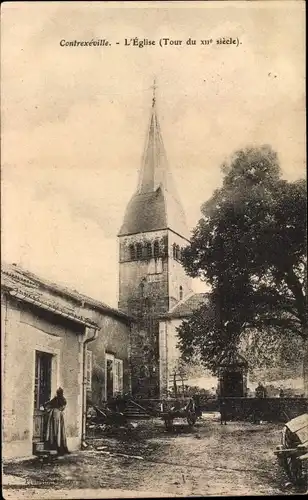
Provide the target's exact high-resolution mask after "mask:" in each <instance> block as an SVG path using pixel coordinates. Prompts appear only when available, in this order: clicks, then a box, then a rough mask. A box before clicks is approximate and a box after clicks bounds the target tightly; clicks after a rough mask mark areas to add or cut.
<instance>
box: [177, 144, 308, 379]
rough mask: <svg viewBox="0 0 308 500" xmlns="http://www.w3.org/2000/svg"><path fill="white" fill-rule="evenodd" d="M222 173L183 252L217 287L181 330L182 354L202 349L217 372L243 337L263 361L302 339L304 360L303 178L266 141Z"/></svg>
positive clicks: (192, 269)
mask: <svg viewBox="0 0 308 500" xmlns="http://www.w3.org/2000/svg"><path fill="white" fill-rule="evenodd" d="M222 170H223V173H224V178H223V184H222V187H221V188H220V189H217V190H216V191H215V192H214V194H213V196H212V197H211V198H210V199H209V200H208V201H207V202H205V203H204V205H203V206H202V209H201V212H202V218H201V219H200V221H199V222H198V224H197V226H196V228H195V229H194V231H193V236H192V240H191V245H190V246H188V247H187V248H185V249H184V251H183V257H182V260H183V265H184V267H185V269H186V272H187V273H188V274H189V275H190V276H192V277H199V278H201V279H202V280H204V281H205V282H207V283H208V284H210V285H211V290H212V291H211V293H209V297H208V301H207V303H206V304H205V305H204V306H202V307H201V308H200V309H199V310H198V311H196V312H195V313H194V314H193V316H192V317H191V318H190V319H189V320H187V321H185V322H184V323H183V324H182V325H181V326H180V327H179V328H178V334H179V339H180V340H179V346H180V348H181V351H182V354H183V357H184V358H186V359H188V358H189V357H190V356H191V355H193V353H196V352H198V353H199V354H200V355H201V357H202V359H203V362H204V364H205V366H207V367H208V368H210V369H212V370H213V371H215V369H216V368H217V365H218V363H219V361H220V359H221V358H222V356H225V355H227V354H228V353H229V352H230V351H235V350H236V349H238V347H239V345H240V344H241V342H242V341H243V339H244V338H245V337H246V341H247V339H248V340H249V342H250V345H251V350H253V349H254V351H255V353H256V355H257V356H259V357H260V358H262V356H263V357H264V358H266V357H268V355H269V353H271V355H273V354H275V355H277V354H278V353H279V351H280V352H284V351H285V350H286V349H288V346H289V348H290V346H295V345H296V346H297V345H298V344H300V346H302V347H303V349H304V352H305V353H306V357H307V341H308V333H307V309H306V288H307V281H306V266H307V261H306V215H305V214H306V205H307V196H306V185H305V181H304V180H298V181H296V182H288V181H286V180H284V179H283V178H282V177H281V169H280V166H279V162H278V157H277V155H276V153H275V152H274V151H273V150H272V149H271V147H269V146H262V147H258V148H257V147H249V148H246V149H243V150H240V151H237V152H236V153H235V154H234V155H233V156H232V157H231V159H230V161H229V162H227V163H225V164H224V165H223V166H222ZM294 342H295V344H294ZM246 344H247V342H246ZM306 361H307V360H306Z"/></svg>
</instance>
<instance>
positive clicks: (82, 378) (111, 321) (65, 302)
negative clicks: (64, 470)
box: [1, 265, 131, 458]
mask: <svg viewBox="0 0 308 500" xmlns="http://www.w3.org/2000/svg"><path fill="white" fill-rule="evenodd" d="M1 278H2V279H1V313H2V314H1V318H2V336H1V339H2V409H3V415H2V418H3V420H2V422H3V426H2V428H3V434H2V443H3V447H2V449H3V457H4V458H10V457H24V456H30V455H32V453H33V452H35V447H36V446H38V445H39V444H40V443H41V442H42V440H43V439H44V432H43V425H44V421H43V420H44V419H43V417H44V412H43V410H42V409H41V408H42V405H43V404H44V403H46V402H47V401H48V400H49V399H50V398H51V397H53V396H54V394H55V391H56V389H57V387H59V386H61V387H63V389H64V395H65V398H66V399H67V407H66V409H65V423H66V431H67V437H68V446H69V448H70V449H71V450H73V449H76V448H78V447H79V446H80V444H81V442H82V440H83V438H84V434H85V414H86V403H87V399H91V400H92V401H93V402H94V403H96V404H98V405H99V404H100V403H101V402H102V401H104V400H105V399H107V397H110V396H112V395H115V394H117V393H122V392H124V391H125V392H127V391H129V390H130V368H129V341H130V330H131V318H130V317H128V316H127V315H126V314H125V313H121V312H120V311H118V310H116V309H113V308H111V307H109V306H107V305H106V304H104V303H102V302H99V301H96V300H94V299H92V298H90V297H87V296H85V295H82V294H80V293H78V292H76V291H73V290H70V289H67V288H65V287H62V286H59V285H57V284H54V283H51V282H49V281H47V280H45V279H42V278H40V277H38V276H36V275H34V274H33V273H30V272H28V271H25V270H24V269H21V268H20V267H18V266H14V265H3V266H2V269H1Z"/></svg>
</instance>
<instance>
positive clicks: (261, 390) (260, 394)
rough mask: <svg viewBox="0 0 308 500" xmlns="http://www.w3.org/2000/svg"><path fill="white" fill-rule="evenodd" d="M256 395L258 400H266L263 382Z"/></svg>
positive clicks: (257, 388)
mask: <svg viewBox="0 0 308 500" xmlns="http://www.w3.org/2000/svg"><path fill="white" fill-rule="evenodd" d="M255 395H256V398H266V389H265V387H264V386H263V385H262V384H261V382H259V384H258V386H257V387H256V390H255Z"/></svg>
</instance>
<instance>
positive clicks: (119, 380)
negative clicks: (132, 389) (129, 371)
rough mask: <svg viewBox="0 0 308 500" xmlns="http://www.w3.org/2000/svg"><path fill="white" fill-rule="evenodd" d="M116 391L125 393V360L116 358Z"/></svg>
mask: <svg viewBox="0 0 308 500" xmlns="http://www.w3.org/2000/svg"><path fill="white" fill-rule="evenodd" d="M114 392H115V393H120V394H123V361H122V360H121V359H115V360H114Z"/></svg>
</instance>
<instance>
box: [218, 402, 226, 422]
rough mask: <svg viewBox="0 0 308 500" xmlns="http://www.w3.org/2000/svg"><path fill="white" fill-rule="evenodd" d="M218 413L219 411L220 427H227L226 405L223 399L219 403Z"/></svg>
mask: <svg viewBox="0 0 308 500" xmlns="http://www.w3.org/2000/svg"><path fill="white" fill-rule="evenodd" d="M219 411H220V425H223V424H225V425H227V418H228V415H227V404H226V401H224V400H223V399H221V400H220V402H219Z"/></svg>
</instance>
